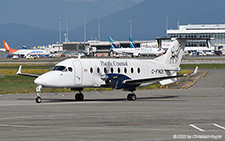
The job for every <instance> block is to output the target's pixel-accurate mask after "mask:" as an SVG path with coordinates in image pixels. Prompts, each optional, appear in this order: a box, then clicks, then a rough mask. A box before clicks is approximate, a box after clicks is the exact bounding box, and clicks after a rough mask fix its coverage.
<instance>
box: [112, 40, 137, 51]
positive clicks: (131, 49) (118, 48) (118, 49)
mask: <svg viewBox="0 0 225 141" xmlns="http://www.w3.org/2000/svg"><path fill="white" fill-rule="evenodd" d="M108 38H109V42H110V46H111V48H110V49H111V50H112V51H113V52H114V53H117V54H123V53H126V52H127V51H129V52H133V51H134V48H120V47H118V46H117V45H116V43H115V42H114V40H113V39H112V38H111V37H108Z"/></svg>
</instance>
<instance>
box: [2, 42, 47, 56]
mask: <svg viewBox="0 0 225 141" xmlns="http://www.w3.org/2000/svg"><path fill="white" fill-rule="evenodd" d="M3 44H4V47H5V51H8V52H9V53H11V54H14V55H19V56H22V57H26V56H28V55H40V54H49V53H48V52H47V51H45V50H40V49H38V50H34V49H13V48H11V47H10V46H9V45H8V43H7V42H6V41H3Z"/></svg>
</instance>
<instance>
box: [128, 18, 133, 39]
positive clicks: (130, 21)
mask: <svg viewBox="0 0 225 141" xmlns="http://www.w3.org/2000/svg"><path fill="white" fill-rule="evenodd" d="M132 22H133V21H132V20H129V23H130V37H131V38H132V28H133V27H132Z"/></svg>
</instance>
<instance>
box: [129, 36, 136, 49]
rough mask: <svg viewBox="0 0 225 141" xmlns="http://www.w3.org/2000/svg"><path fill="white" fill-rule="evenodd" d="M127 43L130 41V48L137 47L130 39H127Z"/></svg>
mask: <svg viewBox="0 0 225 141" xmlns="http://www.w3.org/2000/svg"><path fill="white" fill-rule="evenodd" d="M129 41H130V48H138V47H137V46H136V45H135V43H134V41H133V40H132V39H131V37H129Z"/></svg>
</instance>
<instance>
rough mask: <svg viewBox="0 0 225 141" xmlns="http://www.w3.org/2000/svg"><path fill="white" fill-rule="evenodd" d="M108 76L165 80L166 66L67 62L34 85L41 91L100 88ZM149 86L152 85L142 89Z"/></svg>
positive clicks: (135, 61) (139, 62)
mask: <svg viewBox="0 0 225 141" xmlns="http://www.w3.org/2000/svg"><path fill="white" fill-rule="evenodd" d="M57 66H60V67H57ZM53 69H54V68H53ZM109 73H114V74H124V75H126V76H128V77H129V78H131V79H132V80H134V79H142V78H143V79H144V78H154V77H160V76H168V72H166V71H165V66H164V65H162V64H159V62H156V61H154V60H141V59H67V60H64V61H62V62H60V63H58V64H56V66H55V70H52V71H49V72H47V73H45V74H43V75H41V76H39V77H38V78H36V79H35V81H34V82H35V83H36V84H37V85H42V86H44V87H61V88H85V87H100V86H101V85H102V84H105V81H103V80H102V79H101V76H103V75H105V74H109ZM170 75H171V74H170ZM152 83H154V82H151V83H149V82H148V83H146V84H142V86H143V85H149V84H152Z"/></svg>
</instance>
